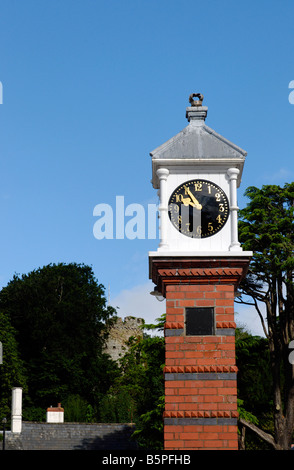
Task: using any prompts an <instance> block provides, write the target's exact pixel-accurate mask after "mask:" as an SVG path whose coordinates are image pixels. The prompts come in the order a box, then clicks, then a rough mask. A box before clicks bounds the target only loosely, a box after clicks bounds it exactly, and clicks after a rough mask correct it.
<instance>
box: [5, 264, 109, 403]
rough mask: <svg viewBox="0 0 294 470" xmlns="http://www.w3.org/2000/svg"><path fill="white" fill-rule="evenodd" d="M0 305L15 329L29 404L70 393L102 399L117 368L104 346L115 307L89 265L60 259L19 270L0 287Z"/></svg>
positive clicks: (91, 399) (90, 399) (57, 399)
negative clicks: (105, 333)
mask: <svg viewBox="0 0 294 470" xmlns="http://www.w3.org/2000/svg"><path fill="white" fill-rule="evenodd" d="M0 310H2V312H3V313H4V314H5V315H6V316H7V317H8V318H9V319H10V321H11V324H12V326H13V327H14V329H15V331H16V339H17V342H18V345H19V351H20V355H21V358H22V360H23V361H24V364H25V367H26V371H27V379H28V391H29V395H28V396H27V397H26V399H27V400H28V402H29V404H30V406H33V407H35V408H38V407H41V408H43V409H44V408H45V409H46V407H47V406H50V405H54V404H55V403H57V402H62V401H63V400H65V399H66V397H68V396H69V395H80V396H81V397H82V398H83V399H84V400H86V401H87V402H88V403H89V404H91V405H95V403H97V401H99V399H100V398H101V396H103V394H104V393H105V392H106V391H107V389H108V388H109V386H110V383H111V373H109V370H111V371H113V372H114V370H115V367H114V366H113V364H112V361H110V359H109V358H108V356H106V355H103V352H102V348H103V341H104V331H105V322H106V321H108V320H109V318H111V316H112V315H113V314H114V313H115V312H114V310H113V309H112V308H111V307H106V299H105V296H104V287H103V286H102V285H101V284H98V282H97V280H96V279H95V278H94V275H93V271H92V269H91V268H90V267H89V266H85V265H77V264H75V263H72V264H68V265H66V264H63V263H60V264H57V265H55V264H53V265H48V266H44V267H43V268H39V269H37V270H34V271H32V272H30V273H29V274H26V275H22V276H21V277H20V276H16V275H15V276H14V277H13V279H12V280H11V281H10V282H9V283H8V285H7V286H6V287H4V288H3V289H2V290H1V292H0ZM108 364H109V369H108Z"/></svg>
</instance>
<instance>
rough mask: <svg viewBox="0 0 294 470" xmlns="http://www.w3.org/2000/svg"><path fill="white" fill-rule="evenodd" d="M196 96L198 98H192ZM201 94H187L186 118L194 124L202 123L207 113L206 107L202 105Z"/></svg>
mask: <svg viewBox="0 0 294 470" xmlns="http://www.w3.org/2000/svg"><path fill="white" fill-rule="evenodd" d="M194 98H198V100H194ZM202 102H203V95H202V94H201V93H192V94H191V95H190V96H189V103H190V107H189V108H186V118H187V119H188V121H189V122H193V124H195V125H202V124H203V123H204V121H205V118H206V115H207V109H208V108H207V107H206V106H203V105H202Z"/></svg>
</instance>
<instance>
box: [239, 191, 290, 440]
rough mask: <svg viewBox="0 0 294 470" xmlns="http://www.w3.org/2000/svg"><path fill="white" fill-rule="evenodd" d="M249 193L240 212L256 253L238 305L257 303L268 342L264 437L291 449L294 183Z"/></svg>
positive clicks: (248, 246)
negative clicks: (268, 428)
mask: <svg viewBox="0 0 294 470" xmlns="http://www.w3.org/2000/svg"><path fill="white" fill-rule="evenodd" d="M245 195H246V196H247V197H248V198H249V200H250V202H249V203H248V204H247V206H246V207H245V208H244V209H242V210H241V211H240V221H239V237H240V241H241V243H242V245H243V248H244V249H245V250H252V251H253V253H254V255H253V259H252V262H251V265H250V269H249V272H248V275H247V277H246V279H245V280H244V281H243V282H242V283H241V286H240V297H239V301H241V302H242V303H246V304H250V305H254V307H255V308H256V311H257V313H258V315H259V317H260V320H261V323H262V327H263V331H264V334H265V337H266V338H267V340H268V347H269V361H270V367H271V374H272V384H273V389H272V402H273V420H274V435H273V436H272V435H271V434H270V433H264V434H263V439H264V440H266V441H267V442H268V443H269V444H271V446H272V447H273V448H274V449H289V448H290V446H291V443H292V439H293V429H294V380H293V364H291V363H290V361H289V353H290V351H289V344H290V342H291V341H292V340H293V339H294V284H293V269H294V258H293V252H294V231H293V211H294V183H291V184H288V183H286V184H285V185H284V187H280V186H277V185H268V186H263V187H262V188H261V189H258V188H256V187H249V188H248V189H247V191H246V193H245ZM262 306H263V308H264V312H265V318H264V315H263V308H262ZM244 424H245V425H246V423H245V421H244ZM247 424H248V423H247ZM248 427H249V425H248ZM255 431H256V429H255Z"/></svg>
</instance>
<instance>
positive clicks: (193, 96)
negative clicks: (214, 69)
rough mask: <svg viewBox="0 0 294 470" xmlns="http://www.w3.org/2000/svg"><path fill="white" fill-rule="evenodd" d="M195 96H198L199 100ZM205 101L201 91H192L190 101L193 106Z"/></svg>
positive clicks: (200, 104)
mask: <svg viewBox="0 0 294 470" xmlns="http://www.w3.org/2000/svg"><path fill="white" fill-rule="evenodd" d="M193 98H198V101H195V100H194V99H193ZM202 102H203V95H201V93H192V94H191V95H190V96H189V103H191V106H202Z"/></svg>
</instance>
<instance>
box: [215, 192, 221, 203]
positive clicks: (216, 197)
mask: <svg viewBox="0 0 294 470" xmlns="http://www.w3.org/2000/svg"><path fill="white" fill-rule="evenodd" d="M215 199H216V200H217V202H219V201H220V200H221V195H220V193H215Z"/></svg>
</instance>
